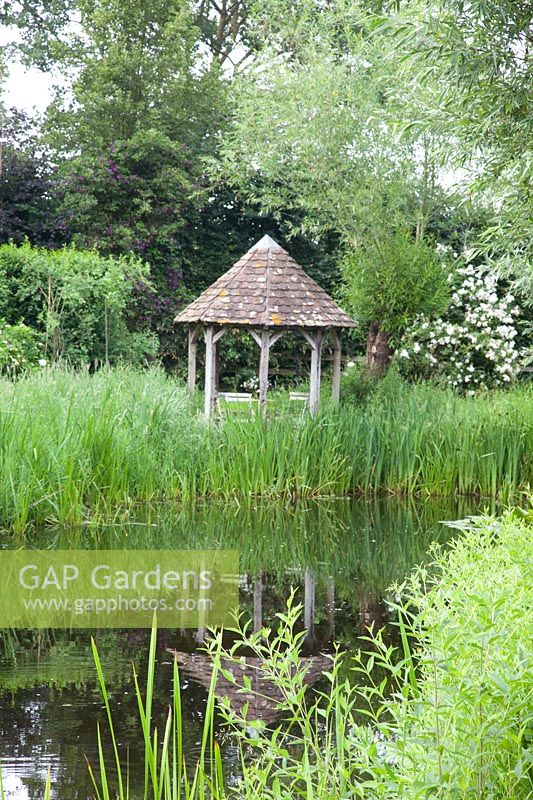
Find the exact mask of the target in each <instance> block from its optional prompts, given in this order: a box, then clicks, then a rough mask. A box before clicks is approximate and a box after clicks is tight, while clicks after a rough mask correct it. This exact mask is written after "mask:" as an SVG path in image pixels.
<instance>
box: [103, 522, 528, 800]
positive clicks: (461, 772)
mask: <svg viewBox="0 0 533 800" xmlns="http://www.w3.org/2000/svg"><path fill="white" fill-rule="evenodd" d="M532 556H533V550H532V538H531V527H530V526H529V525H527V524H526V523H525V522H523V521H521V520H519V519H518V518H517V517H515V516H513V515H507V516H506V517H505V518H504V519H503V520H502V521H498V520H494V519H484V520H480V521H478V522H477V523H476V524H473V525H471V526H469V527H467V528H465V529H464V532H463V535H462V536H460V537H459V538H458V539H457V540H456V542H455V544H454V545H453V546H452V548H451V550H450V551H447V552H446V553H444V554H441V555H437V557H436V559H435V560H434V562H433V564H432V566H431V568H430V569H429V571H428V569H426V568H419V569H417V570H416V571H415V572H414V573H413V574H412V576H411V577H410V578H409V579H408V580H407V581H406V583H405V584H404V586H403V587H399V588H398V589H397V592H398V594H399V600H398V602H397V605H396V610H397V615H398V626H399V629H400V634H401V639H402V642H403V646H402V650H403V652H401V653H397V652H395V651H394V649H393V648H391V647H389V646H387V645H386V644H385V643H384V642H383V640H382V638H381V636H380V634H375V635H372V636H370V637H369V639H368V649H369V652H368V653H366V654H357V655H356V656H355V657H353V658H351V659H349V658H348V657H345V658H344V659H343V657H342V656H340V655H339V656H335V657H333V658H332V662H331V668H330V669H329V671H328V672H326V673H325V676H324V680H325V687H324V688H323V690H322V691H321V692H318V693H313V694H311V695H310V694H309V693H308V692H307V691H306V680H305V674H306V669H307V668H306V666H305V664H306V662H305V660H301V655H302V634H295V633H294V626H295V623H296V620H297V617H298V613H299V610H298V609H296V608H291V607H289V609H288V612H287V613H286V614H280V615H279V618H280V622H279V627H278V629H277V630H274V631H263V632H259V633H258V634H254V635H253V636H246V635H243V638H242V644H243V645H245V646H246V648H247V649H248V651H250V650H251V651H252V653H253V655H254V656H255V658H256V661H255V664H256V665H258V666H256V667H255V669H258V670H259V672H260V678H261V679H262V680H263V682H262V684H261V691H260V697H266V696H268V695H269V693H270V694H272V693H273V696H274V697H275V698H276V707H277V710H278V718H279V722H281V720H284V723H283V724H279V726H278V722H276V724H275V726H273V727H270V728H269V727H265V725H264V722H262V721H261V720H258V719H256V718H254V714H253V712H252V713H251V714H250V715H249V717H247V705H246V706H245V707H244V709H242V707H241V706H240V704H239V703H235V705H236V706H237V708H239V707H241V710H240V711H237V710H236V709H235V708H233V706H232V700H231V699H230V697H228V695H231V697H233V699H234V698H235V695H236V694H238V693H242V692H244V693H246V696H247V697H251V696H252V694H251V693H252V691H253V690H252V688H251V685H246V683H245V682H244V681H242V678H241V673H240V672H239V669H238V666H237V667H236V669H235V675H234V674H233V672H232V667H233V665H241V664H242V662H241V661H240V657H239V652H240V651H239V650H238V643H237V644H235V645H234V646H232V649H231V652H224V651H223V650H222V647H221V635H218V636H217V637H216V638H215V639H214V640H213V641H212V643H211V657H212V660H213V672H212V677H211V683H210V690H209V693H208V700H207V704H206V708H205V715H204V730H203V736H202V740H201V747H200V752H199V757H198V761H197V763H196V764H189V765H188V767H189V769H187V768H184V766H183V747H182V742H183V730H182V724H183V720H182V715H181V699H180V691H179V685H180V682H179V677H178V667H177V663H176V661H175V662H174V679H173V686H174V689H173V697H172V698H171V702H170V705H169V710H168V716H167V718H166V724H165V726H164V730H161V729H160V730H159V733H158V731H157V727H156V723H155V721H154V719H153V714H152V703H153V698H154V686H155V670H156V655H155V653H156V648H155V630H154V632H153V634H152V643H151V649H150V654H149V659H148V670H147V674H148V678H147V685H146V689H144V687H143V688H141V686H140V684H139V683H137V682H136V692H137V695H138V702H139V717H140V729H139V736H140V737H142V740H143V741H144V743H145V763H146V771H145V776H146V777H145V785H144V797H145V798H154V800H156V799H157V800H159V799H160V798H164V799H165V800H178V798H184V800H186V799H188V800H193V799H194V800H196V798H198V800H199V798H203V800H208V799H209V798H211V800H222V798H237V797H238V798H243V799H244V800H248V799H249V800H252V799H253V800H255V798H259V797H260V798H263V799H264V800H269V798H270V800H293V798H296V797H305V798H308V800H325V798H365V800H408V799H409V800H412V799H413V798H419V800H429V799H430V798H440V800H468V799H469V798H472V799H473V800H489V798H490V800H527V798H530V797H531V796H532V792H533V780H532V759H531V751H530V746H531V741H532V736H533V727H532V722H533V716H532V701H533V688H532V687H533V658H532V656H533V654H532V649H531V642H532V637H533V607H532V603H531V586H532V581H533V575H532V567H533V560H532ZM95 659H96V664H97V669H98V675H99V679H100V684H101V689H102V692H103V697H104V701H105V707H106V712H107V722H108V731H107V732H106V734H105V735H104V734H103V732H102V730H101V729H99V731H98V742H99V748H100V758H99V764H98V765H96V764H91V765H90V769H91V775H92V777H93V780H94V787H95V792H96V796H97V797H101V798H104V799H105V798H110V797H111V796H115V794H114V793H113V791H112V790H110V788H109V787H111V786H113V787H116V790H117V792H116V796H117V797H118V798H119V799H120V800H128V799H129V798H130V797H140V796H142V790H143V787H142V786H131V788H130V785H131V784H130V781H129V775H128V769H127V768H126V769H125V768H124V766H123V764H124V761H123V760H121V755H122V754H121V753H120V747H119V745H118V744H117V742H118V741H119V737H120V731H118V730H116V729H115V727H114V724H113V714H112V712H111V709H110V705H109V701H108V698H107V690H106V685H105V676H104V675H103V672H102V669H101V666H100V662H99V658H98V653H97V651H96V649H95ZM343 661H344V662H348V663H347V664H346V663H344V664H343ZM376 666H377V668H378V670H379V672H380V675H382V676H383V680H381V677H380V679H379V683H378V682H377V681H375V680H374V679H373V676H374V678H375V674H376V673H375V668H376ZM347 671H348V672H351V673H352V676H353V677H352V679H351V680H347V679H346V676H347ZM219 675H222V676H223V677H224V678H225V680H226V684H225V685H226V686H227V684H228V682H229V684H230V685H231V684H233V686H232V687H231V690H227V693H226V694H221V693H220V690H219V688H218V686H219V683H218V676H219ZM241 681H242V684H241ZM254 685H256V683H254ZM224 691H226V690H224ZM216 702H218V704H219V707H220V708H221V713H222V716H223V719H224V720H225V722H226V724H227V726H229V730H230V731H231V734H230V736H231V739H232V745H233V746H235V745H236V746H237V747H238V753H239V756H240V758H239V763H240V768H241V775H240V776H239V777H237V776H234V775H233V776H229V775H225V774H224V772H225V770H224V766H223V762H222V759H221V755H220V748H219V743H218V736H219V734H218V730H219V729H218V727H217V725H216V723H215V706H216ZM252 708H253V704H252ZM109 744H111V745H112V748H110V747H109ZM111 752H112V753H113V754H114V758H113V759H111V761H114V764H111V763H110V760H106V758H105V754H106V753H108V754H109V753H111Z"/></svg>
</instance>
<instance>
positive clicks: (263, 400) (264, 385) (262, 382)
mask: <svg viewBox="0 0 533 800" xmlns="http://www.w3.org/2000/svg"><path fill="white" fill-rule="evenodd" d="M269 358H270V331H268V330H267V329H266V328H264V329H263V330H262V331H261V356H260V359H259V405H260V407H261V411H262V412H263V414H266V408H267V392H268V361H269Z"/></svg>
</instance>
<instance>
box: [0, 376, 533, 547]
mask: <svg viewBox="0 0 533 800" xmlns="http://www.w3.org/2000/svg"><path fill="white" fill-rule="evenodd" d="M200 406H201V403H199V402H198V400H195V399H194V398H193V400H191V399H190V398H189V396H188V395H187V393H186V391H185V389H184V388H183V386H182V384H180V383H179V382H177V381H175V380H174V379H172V378H169V377H168V376H166V375H165V374H164V373H163V372H162V371H160V370H158V369H152V370H148V371H144V372H141V371H135V370H132V369H115V370H110V371H105V370H103V371H101V372H99V373H97V374H95V375H89V374H88V373H86V372H75V371H70V370H61V369H49V370H44V371H43V372H42V373H39V374H35V375H30V376H28V377H25V378H21V379H19V380H17V381H15V382H12V381H8V380H2V381H0V459H1V463H2V473H1V476H0V525H1V526H3V527H4V528H5V529H6V530H11V531H14V532H16V533H22V532H24V531H26V530H29V529H30V528H32V527H33V528H38V527H39V526H44V525H78V524H83V523H87V522H98V521H99V520H100V521H105V520H110V519H117V518H121V519H127V518H128V515H131V513H132V509H133V508H134V506H135V505H136V504H138V503H146V502H153V501H167V502H168V501H170V502H173V501H178V502H180V503H182V504H188V505H189V506H192V505H194V504H195V503H196V502H197V500H198V499H200V498H204V499H205V498H211V499H218V500H220V499H231V498H233V499H237V500H238V501H239V502H241V503H243V502H254V501H255V500H256V499H258V498H261V499H265V498H282V499H289V500H292V501H295V500H298V499H301V498H302V497H340V496H354V495H360V496H365V497H368V496H371V495H378V494H396V495H404V496H413V495H417V496H419V497H428V496H433V497H446V496H449V497H457V496H462V495H465V496H471V497H477V498H489V497H491V498H498V499H500V500H504V501H505V500H509V499H511V498H513V497H516V496H517V495H518V493H519V492H520V491H521V490H522V489H524V488H526V487H527V486H528V485H531V483H532V482H533V390H532V389H531V388H528V387H527V386H521V387H520V386H519V387H516V388H513V389H512V390H509V391H506V392H492V393H487V394H486V395H480V396H476V397H460V396H458V395H456V394H453V393H452V392H451V391H449V390H445V389H439V388H436V387H434V386H431V385H407V384H405V383H403V382H401V381H399V380H394V379H391V380H385V381H384V382H383V383H382V385H381V386H380V387H379V388H377V389H375V390H374V391H373V392H370V393H369V394H368V395H367V396H366V397H365V398H363V399H360V400H359V401H356V399H355V398H353V397H351V396H350V395H348V396H345V398H344V400H343V401H342V402H341V404H340V405H339V406H336V407H335V406H331V405H328V404H327V403H325V404H324V407H323V409H322V411H321V413H320V414H319V415H318V416H317V417H315V418H312V417H310V416H309V414H308V413H306V412H305V408H304V407H303V406H302V405H301V404H299V403H296V404H295V403H294V402H293V403H291V402H290V401H289V399H288V395H284V394H283V393H280V394H279V395H278V396H277V397H275V398H274V400H273V402H272V405H271V408H270V409H269V415H268V418H267V419H266V420H264V419H263V418H262V416H261V415H259V414H254V413H251V412H250V410H249V409H247V410H244V412H243V411H241V413H238V412H235V413H228V414H226V415H225V418H224V419H223V420H219V421H218V422H217V421H215V422H214V423H212V424H206V422H205V421H204V419H203V417H202V414H201V410H200Z"/></svg>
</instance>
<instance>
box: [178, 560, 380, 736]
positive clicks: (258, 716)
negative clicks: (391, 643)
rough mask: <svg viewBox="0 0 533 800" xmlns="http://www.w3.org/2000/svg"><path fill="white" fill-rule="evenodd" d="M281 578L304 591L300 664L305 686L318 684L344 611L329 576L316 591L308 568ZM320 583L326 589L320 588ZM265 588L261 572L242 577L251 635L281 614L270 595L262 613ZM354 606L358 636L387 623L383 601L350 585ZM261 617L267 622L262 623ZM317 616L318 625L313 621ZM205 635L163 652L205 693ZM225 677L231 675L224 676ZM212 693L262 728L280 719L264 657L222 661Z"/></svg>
mask: <svg viewBox="0 0 533 800" xmlns="http://www.w3.org/2000/svg"><path fill="white" fill-rule="evenodd" d="M286 577H287V579H288V580H289V581H290V583H291V585H292V586H297V585H299V586H300V588H303V602H302V606H303V608H302V617H301V619H302V627H303V630H304V631H305V638H304V640H303V648H302V655H301V656H300V666H301V668H302V671H303V674H304V677H303V682H304V684H306V685H307V686H308V687H311V686H313V685H314V684H315V683H317V681H319V680H320V678H321V677H322V674H323V673H324V671H325V670H328V669H329V668H330V667H331V657H330V656H328V652H331V651H332V649H333V645H334V643H335V615H336V612H337V611H339V612H342V611H343V609H342V608H339V609H336V606H335V581H334V578H333V577H332V576H328V577H326V579H325V581H324V579H322V581H320V584H321V585H320V587H319V588H320V592H317V588H318V587H317V583H318V582H317V579H316V576H315V573H314V572H313V570H311V569H309V568H306V569H300V568H291V569H287V571H286ZM324 583H325V585H324ZM269 589H271V587H270V586H269V580H268V575H265V574H264V573H263V572H262V571H259V573H258V574H257V575H255V576H248V575H243V576H241V594H242V596H244V597H245V598H246V597H249V598H250V599H251V601H252V604H251V607H250V605H249V604H248V607H247V611H249V613H247V614H246V615H245V616H247V617H248V618H251V622H252V628H253V630H254V632H260V631H261V630H262V629H263V628H264V627H265V626H266V627H268V626H269V623H270V620H272V619H273V618H274V619H275V615H276V613H277V612H283V611H285V610H286V608H285V606H283V607H282V605H281V603H280V607H279V608H275V607H274V608H273V607H272V597H271V595H272V592H268V595H269V608H268V612H267V613H265V608H264V602H263V600H264V596H265V593H266V591H265V590H267V591H268V590H269ZM317 594H319V595H320V606H321V607H320V608H318V607H317ZM354 596H355V597H354V599H355V601H356V602H355V603H354V604H353V605H354V606H357V610H358V612H359V625H358V628H359V630H358V633H359V634H361V635H365V634H367V632H368V630H369V629H371V628H372V629H374V630H377V629H379V628H381V627H383V626H384V625H385V624H386V622H387V618H386V610H385V605H384V603H383V600H382V598H380V597H378V596H376V595H374V594H371V593H370V594H369V593H366V592H361V591H358V590H357V587H356V586H354ZM265 616H267V617H268V619H267V620H266V621H265ZM317 618H320V622H319V623H317V622H316V620H317ZM207 635H208V634H207V632H206V630H205V629H203V628H200V629H198V630H196V631H190V630H189V631H185V630H183V631H181V637H180V639H181V641H180V645H181V646H180V647H178V648H176V649H174V648H168V649H169V652H172V653H173V655H175V657H176V660H177V662H178V665H179V667H180V670H181V671H182V673H183V674H185V675H187V676H188V677H189V678H190V679H191V680H193V681H194V682H195V683H197V684H198V685H201V686H203V687H204V688H205V689H206V690H209V687H210V685H211V679H212V674H213V664H212V659H211V656H210V655H209V653H207V652H204V651H203V650H202V649H201V647H202V645H203V644H204V643H205V641H206V636H207ZM224 673H230V674H231V676H232V677H231V678H230V677H226V675H225V674H224ZM215 694H216V696H217V697H218V698H219V699H222V698H227V700H228V701H229V705H230V708H231V711H232V712H233V713H234V714H235V715H236V716H238V717H242V716H243V714H244V712H245V706H246V719H247V720H248V721H250V722H251V721H257V720H262V721H264V723H265V724H267V725H268V724H273V723H274V722H275V721H276V720H277V718H278V717H279V715H280V708H281V704H282V701H283V694H282V692H281V690H280V689H279V688H278V687H277V686H276V685H275V683H274V682H273V680H272V679H271V677H270V675H269V673H268V669H267V665H266V664H265V661H264V659H261V658H259V657H257V656H253V655H242V656H235V657H233V658H223V659H222V662H221V670H220V671H219V674H218V676H217V683H216V687H215Z"/></svg>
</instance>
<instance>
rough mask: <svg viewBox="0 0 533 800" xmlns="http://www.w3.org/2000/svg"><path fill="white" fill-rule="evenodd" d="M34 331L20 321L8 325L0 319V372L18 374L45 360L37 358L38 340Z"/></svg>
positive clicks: (38, 350)
mask: <svg viewBox="0 0 533 800" xmlns="http://www.w3.org/2000/svg"><path fill="white" fill-rule="evenodd" d="M39 338H40V337H39V335H38V334H37V333H36V331H34V330H32V328H29V327H28V326H27V325H24V324H23V323H22V322H20V323H19V324H18V325H8V323H7V322H5V320H3V319H0V374H2V375H18V374H19V373H21V372H24V371H25V370H27V369H32V368H34V367H36V366H37V365H41V366H42V365H43V364H41V362H44V365H46V361H45V360H44V359H39V355H40V342H39Z"/></svg>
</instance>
